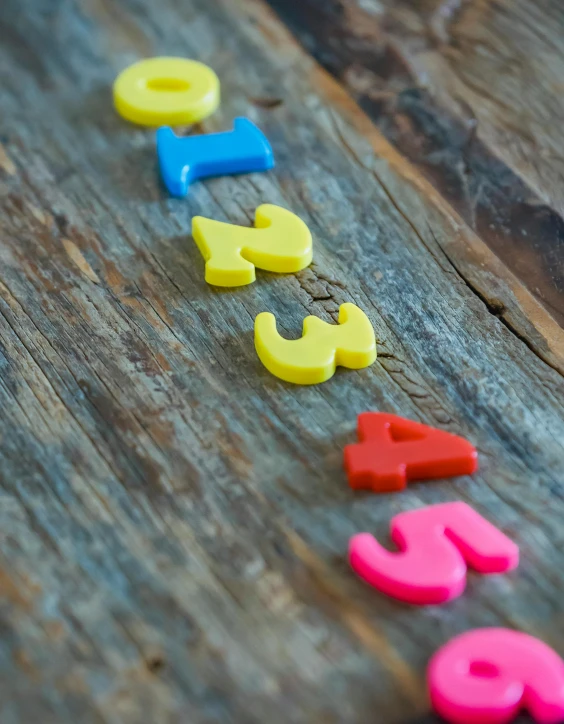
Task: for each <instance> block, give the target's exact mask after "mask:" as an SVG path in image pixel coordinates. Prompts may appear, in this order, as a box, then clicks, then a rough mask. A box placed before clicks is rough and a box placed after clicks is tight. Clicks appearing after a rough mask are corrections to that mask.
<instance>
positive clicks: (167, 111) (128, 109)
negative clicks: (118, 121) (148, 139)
mask: <svg viewBox="0 0 564 724" xmlns="http://www.w3.org/2000/svg"><path fill="white" fill-rule="evenodd" d="M114 105H115V108H116V110H117V112H118V113H119V114H120V116H123V118H125V119H126V120H128V121H131V122H132V123H138V124H140V125H142V126H162V125H168V126H181V125H188V124H190V123H198V121H202V120H203V119H204V118H207V117H208V116H210V115H211V114H212V113H213V112H214V111H215V110H217V108H218V106H219V78H218V77H217V75H216V74H215V73H214V72H213V70H212V69H211V68H209V67H208V66H207V65H204V64H203V63H198V62H197V61H195V60H187V59H186V58H148V59H147V60H141V61H139V62H138V63H134V64H133V65H130V66H129V68H126V69H125V70H124V71H122V72H121V73H120V74H119V75H118V77H117V78H116V81H115V83H114Z"/></svg>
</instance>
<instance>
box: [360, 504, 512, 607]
mask: <svg viewBox="0 0 564 724" xmlns="http://www.w3.org/2000/svg"><path fill="white" fill-rule="evenodd" d="M391 534H392V540H393V541H394V543H395V544H396V545H397V547H398V548H399V549H400V551H401V552H400V553H390V552H389V551H387V550H386V549H385V548H382V546H381V545H380V544H379V543H378V541H377V540H376V539H375V538H374V537H373V536H372V535H370V533H359V534H358V535H355V536H354V537H353V538H351V540H350V543H349V560H350V564H351V566H352V568H353V569H354V570H355V572H356V573H357V574H358V575H359V576H360V577H361V578H363V579H364V580H365V581H366V582H367V583H369V584H370V585H371V586H374V588H377V589H378V590H379V591H382V593H385V594H386V595H388V596H391V597H392V598H397V599H399V600H400V601H407V603H414V604H417V605H420V606H423V605H428V604H436V603H445V602H446V601H450V600H451V599H453V598H456V597H457V596H460V594H461V593H462V592H463V591H464V588H465V586H466V570H467V569H466V564H468V565H469V566H470V567H471V568H473V569H475V570H476V571H478V572H479V573H504V572H505V571H510V570H513V569H514V568H516V567H517V565H518V564H519V548H518V547H517V546H516V545H515V543H513V541H511V540H509V538H507V537H506V536H505V535H504V534H503V533H502V532H501V531H500V530H498V529H497V528H496V527H495V526H493V525H492V524H491V523H489V522H488V521H487V520H485V519H484V518H482V516H481V515H479V514H478V513H476V511H475V510H474V509H473V508H471V507H470V506H469V505H466V503H462V502H457V503H444V504H441V505H431V506H429V507H427V508H422V509H421V510H413V511H410V512H408V513H401V514H400V515H396V516H395V518H392V522H391Z"/></svg>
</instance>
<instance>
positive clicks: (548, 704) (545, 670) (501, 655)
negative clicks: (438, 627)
mask: <svg viewBox="0 0 564 724" xmlns="http://www.w3.org/2000/svg"><path fill="white" fill-rule="evenodd" d="M427 679H428V683H429V691H430V695H431V702H432V704H433V707H434V709H435V711H436V712H437V713H438V714H439V715H440V716H442V717H443V718H444V719H446V721H448V722H451V724H507V723H508V722H510V721H511V720H512V719H514V718H515V716H517V714H518V713H519V711H520V710H521V709H526V710H528V712H529V714H530V715H531V716H532V717H533V719H534V720H535V721H536V722H539V724H558V723H560V722H563V721H564V661H562V659H561V658H560V656H558V654H556V652H555V651H553V650H552V649H551V648H550V647H549V646H547V645H546V644H544V643H543V642H542V641H539V640H538V639H535V638H533V637H532V636H528V635H527V634H524V633H519V632H517V631H511V630H509V629H504V628H484V629H477V630H475V631H469V632H468V633H465V634H462V636H458V637H457V638H455V639H452V641H449V643H448V644H446V646H443V648H442V649H440V650H439V651H438V652H437V653H436V654H435V655H434V656H433V658H432V659H431V663H430V664H429V668H428V671H427Z"/></svg>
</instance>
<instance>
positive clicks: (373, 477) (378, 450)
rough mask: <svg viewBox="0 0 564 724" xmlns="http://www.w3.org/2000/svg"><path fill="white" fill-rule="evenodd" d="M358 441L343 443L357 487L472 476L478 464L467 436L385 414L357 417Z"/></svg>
mask: <svg viewBox="0 0 564 724" xmlns="http://www.w3.org/2000/svg"><path fill="white" fill-rule="evenodd" d="M358 439H359V444H358V445H347V446H346V447H345V469H346V471H347V474H348V478H349V485H350V486H351V488H355V489H360V488H368V489H370V490H374V491H376V492H380V493H383V492H391V491H395V490H403V489H404V488H405V486H406V483H407V481H408V480H426V479H428V478H446V477H450V476H453V475H469V474H470V473H473V472H475V471H476V469H477V467H478V453H477V452H476V448H475V447H474V446H473V445H471V444H470V443H469V442H468V440H465V439H464V438H462V437H458V435H452V434H451V433H449V432H444V431H442V430H437V429H436V428H434V427H428V426H427V425H421V424H420V423H418V422H412V421H411V420H406V419H405V418H403V417H398V416H397V415H389V414H387V413H385V412H364V413H362V414H361V415H359V416H358Z"/></svg>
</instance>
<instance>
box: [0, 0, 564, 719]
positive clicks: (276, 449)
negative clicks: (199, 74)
mask: <svg viewBox="0 0 564 724" xmlns="http://www.w3.org/2000/svg"><path fill="white" fill-rule="evenodd" d="M563 33H564V6H563V4H562V3H561V2H559V1H558V0H536V2H532V1H531V0H443V1H442V2H440V0H270V2H265V1H264V0H159V2H149V0H119V1H118V0H2V2H1V3H0V74H1V82H0V108H1V119H0V142H1V144H2V145H1V146H0V167H1V168H0V343H1V347H0V408H1V410H2V419H1V423H0V438H1V440H0V446H1V449H0V452H1V467H0V470H1V505H0V512H1V531H2V533H1V545H0V612H1V618H0V620H1V624H2V643H1V646H0V672H1V677H0V694H1V696H0V721H1V722H2V724H13V723H18V724H19V723H25V724H28V723H29V722H41V724H50V723H51V722H54V723H56V724H63V723H66V722H69V724H70V723H72V724H76V722H80V724H90V723H94V722H95V723H96V724H98V723H100V722H107V723H112V724H113V723H114V722H125V723H126V724H131V723H133V722H135V723H137V722H139V723H141V724H153V723H158V724H161V723H163V724H165V723H166V724H168V723H178V724H200V723H206V724H207V723H211V722H214V723H217V724H224V723H227V722H236V723H237V724H255V723H257V724H259V723H260V724H263V723H264V722H268V723H269V724H278V722H280V724H290V723H293V722H300V723H302V722H303V723H307V724H312V723H314V722H323V724H328V723H332V722H335V723H337V722H339V723H341V722H343V723H345V722H346V723H351V724H352V723H354V724H365V723H366V724H388V723H389V724H395V723H396V722H397V723H398V724H399V723H402V724H405V723H407V722H410V723H411V724H413V723H414V722H419V723H420V724H421V723H422V722H423V721H425V722H435V721H436V720H435V719H434V718H433V717H432V716H431V715H430V714H429V713H428V711H429V706H428V703H427V698H426V689H425V677H424V674H425V667H426V664H427V661H428V660H429V657H430V656H431V655H432V653H433V652H434V651H436V649H437V648H438V647H439V646H440V645H442V644H443V643H444V642H445V641H447V640H448V639H449V638H451V637H453V636H454V635H456V634H457V633H459V632H462V631H465V630H467V629H470V628H474V627H479V626H488V625H501V626H509V627H514V628H517V629H521V630H524V631H528V632H530V633H531V634H534V635H535V636H539V637H540V638H542V639H544V640H545V641H547V642H548V643H550V644H551V645H552V646H553V647H554V648H555V649H556V650H557V651H558V652H560V653H561V654H564V618H563V605H562V597H563V582H564V574H563V572H562V555H561V548H562V546H563V544H564V529H563V525H562V519H563V515H564V470H563V467H564V466H563V462H564V418H563V412H564V394H563V392H564V384H563V372H564V333H563V331H562V325H563V323H564V294H563V292H564V264H563V260H564V220H563V213H564V178H563V175H564V150H563V149H564V123H563V122H562V119H563V117H564V80H563V79H564V46H563V44H562V35H563ZM162 54H166V55H182V56H187V57H193V58H197V59H199V60H201V61H203V62H205V63H208V64H210V65H211V66H213V67H214V69H215V70H216V71H217V73H218V74H219V76H220V78H221V81H222V92H223V103H222V106H221V109H220V111H219V112H218V113H216V114H215V115H214V116H213V118H210V119H209V120H207V121H206V122H205V123H203V124H202V126H201V128H200V129H199V130H200V131H203V132H210V131H216V130H225V129H228V128H229V127H230V126H231V123H232V119H233V118H234V117H235V116H237V115H245V116H248V117H250V118H251V119H253V120H254V121H256V122H257V123H258V124H259V125H260V126H261V128H262V129H263V130H264V131H265V133H266V134H267V136H268V138H269V139H270V140H271V142H272V145H273V147H274V151H275V155H276V158H277V167H276V169H275V170H274V171H273V172H270V173H267V174H256V175H251V176H244V177H237V178H234V177H231V178H219V179H216V180H212V181H206V182H203V183H197V184H195V185H194V186H193V188H192V189H191V191H190V194H189V197H188V198H187V199H181V200H178V199H171V198H169V197H168V195H167V194H166V192H165V191H164V189H163V188H162V186H161V183H160V181H159V177H158V172H157V169H156V159H155V143H154V132H153V131H152V130H145V129H142V128H137V127H133V126H130V125H128V124H127V123H126V122H125V121H123V120H122V119H120V118H119V117H118V116H117V115H116V113H115V112H114V110H113V108H112V101H111V84H112V82H113V80H114V78H115V76H116V75H117V73H118V72H119V71H120V70H121V69H123V68H124V67H126V66H127V65H129V64H130V63H132V62H134V61H136V60H137V59H139V58H141V57H147V56H153V55H162ZM263 202H271V203H277V204H281V205H283V206H286V207H288V208H290V209H292V210H293V211H294V212H296V213H297V214H299V215H300V216H301V217H302V218H303V219H305V220H306V221H307V223H308V225H309V226H310V228H311V230H312V232H313V234H314V238H315V259H314V263H313V265H312V266H311V267H310V268H309V269H306V270H305V271H303V272H301V273H299V274H295V275H287V276H276V275H271V274H267V273H262V272H259V273H258V278H257V281H256V283H254V284H253V285H251V286H249V287H246V288H242V289H238V290H224V291H221V290H217V289H213V288H210V287H209V286H207V285H206V283H205V282H204V279H203V264H202V259H201V257H200V255H199V252H198V250H197V249H196V246H195V244H194V243H193V241H192V240H191V238H190V226H191V219H192V217H193V216H194V215H195V214H203V215H205V216H209V217H212V218H216V219H221V220H225V221H230V222H232V223H237V224H249V223H250V221H251V219H252V217H253V214H254V210H255V208H256V207H257V206H258V205H259V204H261V203H263ZM345 301H352V302H354V303H356V304H358V305H359V306H360V307H362V309H364V310H365V311H366V312H367V314H368V315H369V317H370V319H371V321H372V322H373V324H374V327H375V330H376V334H377V337H378V340H379V357H378V361H377V363H376V364H375V365H374V366H373V367H371V368H370V369H368V370H363V371H360V372H353V371H346V370H344V371H341V372H339V373H338V374H337V375H336V376H335V378H334V379H332V380H331V381H330V382H327V383H325V384H323V385H319V386H316V387H295V386H291V385H288V384H285V383H283V382H281V381H279V380H277V379H276V378H274V377H273V376H271V375H270V374H269V373H268V372H267V371H266V370H265V369H264V368H263V367H262V366H261V364H260V362H259V361H258V360H257V357H256V354H255V351H254V348H253V334H252V329H253V320H254V318H255V316H256V315H257V314H258V313H259V312H261V311H264V310H270V311H273V312H274V313H275V314H276V316H277V318H278V320H279V324H280V327H281V329H282V330H283V331H284V332H286V333H287V334H289V335H294V336H297V335H298V334H299V331H300V329H301V322H302V319H303V317H304V316H306V314H308V313H313V314H316V315H318V316H320V317H321V318H323V319H325V320H327V321H331V320H335V319H336V314H337V310H338V307H339V305H340V304H341V303H343V302H345ZM365 410H385V411H388V412H393V413H396V414H400V415H404V416H406V417H409V418H411V419H414V420H419V421H422V422H425V423H427V424H431V425H436V426H439V427H441V428H443V429H446V430H450V431H452V432H456V433H459V434H462V435H464V436H466V437H467V438H468V439H470V440H472V441H473V442H475V444H476V445H477V447H478V449H479V454H480V465H481V468H480V472H479V473H478V474H476V475H475V476H472V478H458V479H452V480H445V481H432V482H428V483H423V484H415V485H412V486H410V487H409V489H408V490H407V491H405V492H403V493H401V494H395V495H381V496H376V495H369V494H367V495H363V494H358V493H357V494H354V493H353V492H352V491H351V490H350V489H349V488H348V486H347V481H346V478H345V475H344V473H343V470H342V450H343V446H344V445H345V444H347V443H350V442H353V441H354V440H355V424H356V415H357V414H358V413H359V412H362V411H365ZM455 499H462V500H466V501H468V502H470V503H472V505H474V506H475V508H476V509H477V510H478V511H479V512H481V513H482V514H484V515H485V516H486V517H488V519H489V520H491V521H492V522H494V523H495V524H496V525H498V526H499V527H500V528H501V529H502V530H503V531H505V532H506V533H507V534H508V535H510V536H511V537H513V538H514V539H515V540H516V541H517V542H518V543H519V545H520V547H521V555H522V562H521V565H520V568H519V569H518V570H517V571H515V572H514V573H511V574H509V575H505V576H498V577H492V578H484V577H481V576H477V575H473V574H471V575H470V577H469V584H468V588H467V591H466V593H465V595H464V596H462V597H461V598H460V599H458V600H457V601H455V602H453V603H451V604H449V605H446V606H443V607H428V608H422V609H418V608H413V607H409V606H407V605H402V604H400V603H398V602H395V601H393V600H390V599H387V598H385V597H384V596H382V595H379V594H378V593H377V592H376V591H374V590H373V589H371V588H369V587H368V586H366V585H364V584H363V583H362V582H361V581H360V580H359V579H357V578H356V577H355V575H354V574H353V572H352V571H351V570H350V568H349V566H348V564H347V561H346V549H347V542H348V539H349V537H350V536H351V535H352V534H354V533H356V532H359V531H363V530H366V531H370V532H372V533H373V534H374V535H376V536H377V537H378V538H379V539H380V540H388V539H387V535H388V526H389V521H390V518H391V517H392V516H393V515H394V514H396V513H398V512H400V511H404V510H410V509H413V508H416V507H418V506H421V505H424V504H430V503H434V502H440V501H449V500H455Z"/></svg>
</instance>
